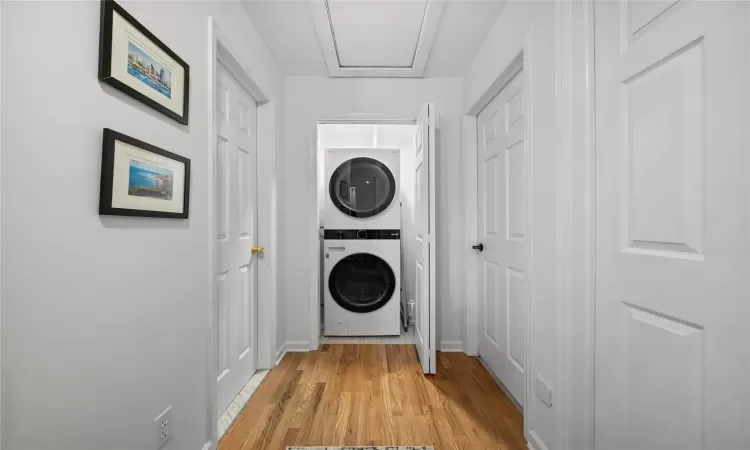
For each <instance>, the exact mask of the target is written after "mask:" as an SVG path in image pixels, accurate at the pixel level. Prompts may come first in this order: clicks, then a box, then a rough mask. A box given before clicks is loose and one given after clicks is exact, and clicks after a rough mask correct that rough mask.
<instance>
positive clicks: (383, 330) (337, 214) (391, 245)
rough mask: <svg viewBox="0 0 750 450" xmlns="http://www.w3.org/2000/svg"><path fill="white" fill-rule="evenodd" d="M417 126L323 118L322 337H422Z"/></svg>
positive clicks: (403, 341)
mask: <svg viewBox="0 0 750 450" xmlns="http://www.w3.org/2000/svg"><path fill="white" fill-rule="evenodd" d="M416 132H417V126H416V125H414V124H403V123H402V124H395V123H391V124H384V123H319V124H318V128H317V170H318V173H317V180H318V185H317V191H318V192H317V199H318V226H319V245H320V264H319V271H318V275H319V281H320V282H319V286H320V292H319V307H320V324H319V330H320V343H321V344H327V343H401V344H413V343H414V334H413V330H412V327H411V326H410V323H411V322H410V321H411V320H413V315H414V305H413V303H414V299H415V286H416V273H415V272H416V270H415V256H416V253H415V249H413V247H414V243H413V242H411V239H408V237H410V236H414V235H415V228H414V223H415V211H414V204H415V144H416V141H415V135H416Z"/></svg>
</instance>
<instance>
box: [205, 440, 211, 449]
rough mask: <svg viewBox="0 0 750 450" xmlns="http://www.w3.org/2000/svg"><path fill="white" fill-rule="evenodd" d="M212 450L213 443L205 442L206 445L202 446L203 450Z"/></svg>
mask: <svg viewBox="0 0 750 450" xmlns="http://www.w3.org/2000/svg"><path fill="white" fill-rule="evenodd" d="M212 448H213V443H212V442H211V441H208V442H206V445H204V446H203V450H211V449H212Z"/></svg>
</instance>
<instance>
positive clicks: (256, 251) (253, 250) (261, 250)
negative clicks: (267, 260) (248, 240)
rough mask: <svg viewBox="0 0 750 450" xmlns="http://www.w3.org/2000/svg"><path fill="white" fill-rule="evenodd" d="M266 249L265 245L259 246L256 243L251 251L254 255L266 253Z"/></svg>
mask: <svg viewBox="0 0 750 450" xmlns="http://www.w3.org/2000/svg"><path fill="white" fill-rule="evenodd" d="M265 251H266V249H265V248H263V247H257V246H255V245H253V246H252V248H251V249H250V253H252V254H253V255H257V254H259V253H264V252H265Z"/></svg>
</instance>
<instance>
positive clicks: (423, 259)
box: [414, 103, 437, 374]
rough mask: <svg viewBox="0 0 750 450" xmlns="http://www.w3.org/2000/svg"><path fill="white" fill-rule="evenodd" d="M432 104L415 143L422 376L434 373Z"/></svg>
mask: <svg viewBox="0 0 750 450" xmlns="http://www.w3.org/2000/svg"><path fill="white" fill-rule="evenodd" d="M436 116H437V110H436V109H435V104H433V103H427V104H425V105H422V108H421V109H420V110H419V117H418V118H417V136H416V142H415V144H416V145H415V148H416V154H415V164H414V166H415V171H416V173H415V177H414V180H415V193H414V211H415V220H414V222H415V223H414V226H415V228H416V230H417V233H416V241H417V245H416V247H415V251H416V254H417V255H416V264H417V272H416V276H417V283H416V284H417V286H416V295H415V297H416V298H415V302H416V305H415V306H416V311H415V329H416V340H417V343H416V345H417V353H418V354H419V360H420V362H421V363H422V371H423V372H424V373H425V374H434V373H435V372H436V371H437V360H436V356H435V348H436V347H437V345H436V342H435V314H436V307H435V136H436V134H435V119H436Z"/></svg>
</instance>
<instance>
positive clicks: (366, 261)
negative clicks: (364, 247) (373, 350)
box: [328, 253, 396, 313]
mask: <svg viewBox="0 0 750 450" xmlns="http://www.w3.org/2000/svg"><path fill="white" fill-rule="evenodd" d="M328 289H329V290H330V292H331V296H332V297H333V299H334V300H335V301H336V303H338V304H339V306H341V307H342V308H344V309H346V310H348V311H352V312H357V313H366V312H371V311H375V310H377V309H379V308H381V307H383V305H385V304H386V303H388V300H390V299H391V297H393V292H394V291H395V290H396V277H395V276H394V274H393V270H392V269H391V267H390V266H389V265H388V263H387V262H385V261H384V260H383V259H381V258H379V257H377V256H375V255H372V254H369V253H355V254H353V255H349V256H347V257H346V258H344V259H342V260H341V261H339V262H338V263H337V264H336V265H335V266H334V267H333V270H331V275H330V277H329V278H328Z"/></svg>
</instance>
